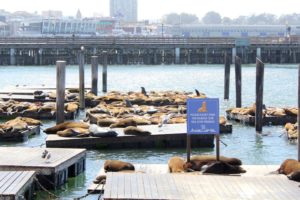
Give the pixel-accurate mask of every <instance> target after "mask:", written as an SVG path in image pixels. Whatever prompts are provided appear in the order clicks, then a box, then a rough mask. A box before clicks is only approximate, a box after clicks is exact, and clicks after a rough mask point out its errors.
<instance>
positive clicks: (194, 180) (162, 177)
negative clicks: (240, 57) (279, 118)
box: [89, 165, 300, 200]
mask: <svg viewBox="0 0 300 200" xmlns="http://www.w3.org/2000/svg"><path fill="white" fill-rule="evenodd" d="M135 166H136V168H137V170H136V171H138V172H136V173H121V172H119V173H107V174H106V175H107V179H106V184H105V186H104V196H103V199H105V200H110V199H149V200H153V199H195V200H198V199H201V200H218V199H220V200H240V199H249V200H250V199H251V200H255V199H264V200H282V199H286V200H297V199H299V195H300V190H299V187H298V186H299V183H297V182H294V181H290V180H288V178H287V177H286V176H284V175H276V174H270V172H272V171H275V170H276V169H277V168H278V166H274V165H270V166H266V165H261V166H251V165H249V166H248V165H246V166H243V168H244V169H246V170H247V173H245V174H241V175H224V176H223V175H203V174H201V173H183V174H170V173H168V167H167V165H135ZM143 169H144V171H143ZM95 186H97V185H95V184H92V185H91V186H90V187H89V191H94V192H95V193H96V192H98V193H99V192H101V190H100V189H101V188H102V186H98V188H100V189H99V190H97V189H96V190H95Z"/></svg>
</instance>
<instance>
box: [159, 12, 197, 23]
mask: <svg viewBox="0 0 300 200" xmlns="http://www.w3.org/2000/svg"><path fill="white" fill-rule="evenodd" d="M198 21H199V19H198V17H197V16H196V15H193V14H188V13H181V14H177V13H170V14H167V15H165V16H164V17H163V23H165V24H172V25H174V24H192V23H197V22H198Z"/></svg>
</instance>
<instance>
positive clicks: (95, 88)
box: [92, 56, 98, 96]
mask: <svg viewBox="0 0 300 200" xmlns="http://www.w3.org/2000/svg"><path fill="white" fill-rule="evenodd" d="M92 93H93V94H94V95H96V96H97V95H98V56H92Z"/></svg>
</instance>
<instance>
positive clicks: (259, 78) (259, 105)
mask: <svg viewBox="0 0 300 200" xmlns="http://www.w3.org/2000/svg"><path fill="white" fill-rule="evenodd" d="M263 91H264V63H263V62H262V61H261V60H260V59H258V58H256V101H255V104H256V111H255V129H256V132H258V133H261V132H262V126H263Z"/></svg>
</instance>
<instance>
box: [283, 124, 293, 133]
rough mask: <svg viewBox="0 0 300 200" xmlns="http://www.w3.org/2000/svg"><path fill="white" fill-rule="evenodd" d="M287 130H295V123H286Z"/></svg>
mask: <svg viewBox="0 0 300 200" xmlns="http://www.w3.org/2000/svg"><path fill="white" fill-rule="evenodd" d="M284 128H285V130H286V131H288V130H294V129H295V125H294V124H292V123H286V124H285V126H284Z"/></svg>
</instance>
